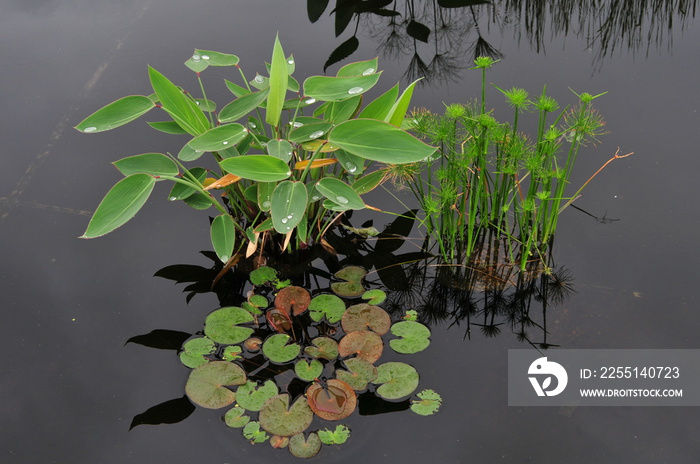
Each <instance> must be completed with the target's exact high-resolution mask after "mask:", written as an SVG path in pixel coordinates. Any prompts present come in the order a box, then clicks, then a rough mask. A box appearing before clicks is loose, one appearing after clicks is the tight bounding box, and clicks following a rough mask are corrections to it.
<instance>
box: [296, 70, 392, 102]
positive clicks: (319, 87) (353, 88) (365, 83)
mask: <svg viewBox="0 0 700 464" xmlns="http://www.w3.org/2000/svg"><path fill="white" fill-rule="evenodd" d="M378 80H379V74H370V75H368V76H354V77H330V76H311V77H309V78H308V79H306V81H304V95H306V96H307V97H312V98H315V99H317V100H324V101H340V100H346V99H348V98H350V97H353V96H355V95H360V94H363V93H365V92H367V91H368V90H369V89H371V88H372V87H374V85H375V84H376V83H377V81H378Z"/></svg>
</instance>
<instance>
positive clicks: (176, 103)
mask: <svg viewBox="0 0 700 464" xmlns="http://www.w3.org/2000/svg"><path fill="white" fill-rule="evenodd" d="M148 76H149V78H150V80H151V86H152V87H153V90H154V91H155V93H156V95H157V97H158V101H160V104H161V105H162V107H163V109H164V110H165V111H166V112H167V113H168V114H169V115H170V116H171V117H172V118H173V119H174V120H175V122H176V123H178V124H179V125H180V127H182V128H183V129H185V130H186V131H187V132H189V133H190V134H192V135H199V134H202V133H204V132H206V131H207V130H208V129H209V120H208V119H207V117H206V115H205V114H204V112H203V111H202V110H201V108H199V107H198V106H197V105H196V104H195V102H194V101H192V100H191V99H190V98H188V97H187V96H186V95H185V94H184V93H183V92H182V91H181V90H180V89H179V88H177V87H176V86H175V84H173V83H172V82H170V80H168V78H167V77H165V76H164V75H163V74H161V73H159V72H158V71H156V70H155V69H154V68H152V67H150V66H149V67H148Z"/></svg>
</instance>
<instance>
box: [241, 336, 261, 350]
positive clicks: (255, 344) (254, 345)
mask: <svg viewBox="0 0 700 464" xmlns="http://www.w3.org/2000/svg"><path fill="white" fill-rule="evenodd" d="M262 343H263V342H262V340H260V339H259V338H258V337H251V338H249V339H248V340H246V341H244V342H243V347H244V348H245V349H246V350H248V351H250V352H251V353H257V352H258V351H260V347H261V346H262Z"/></svg>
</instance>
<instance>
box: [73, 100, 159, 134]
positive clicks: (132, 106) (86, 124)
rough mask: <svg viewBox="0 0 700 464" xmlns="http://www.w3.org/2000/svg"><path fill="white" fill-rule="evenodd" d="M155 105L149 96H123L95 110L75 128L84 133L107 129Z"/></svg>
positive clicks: (117, 125)
mask: <svg viewBox="0 0 700 464" xmlns="http://www.w3.org/2000/svg"><path fill="white" fill-rule="evenodd" d="M155 106H156V105H155V103H153V101H152V100H151V99H150V98H148V97H144V96H142V95H131V96H128V97H123V98H120V99H119V100H116V101H114V102H112V103H110V104H109V105H106V106H103V107H102V108H100V109H99V110H97V111H95V112H94V113H92V114H91V115H90V116H88V117H87V118H85V119H83V121H82V122H81V123H80V124H78V125H77V126H75V128H76V129H77V130H79V131H80V132H85V133H92V132H103V131H107V130H110V129H114V128H115V127H119V126H123V125H124V124H127V123H129V122H131V121H133V120H134V119H136V118H139V117H140V116H142V115H144V114H146V113H148V111H150V110H151V108H154V107H155Z"/></svg>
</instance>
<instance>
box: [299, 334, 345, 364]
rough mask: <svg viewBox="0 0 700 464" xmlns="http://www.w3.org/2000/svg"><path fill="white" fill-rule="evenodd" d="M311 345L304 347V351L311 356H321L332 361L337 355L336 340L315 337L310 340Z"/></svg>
mask: <svg viewBox="0 0 700 464" xmlns="http://www.w3.org/2000/svg"><path fill="white" fill-rule="evenodd" d="M311 343H312V344H313V346H307V347H306V348H304V353H306V354H307V355H309V356H311V357H312V358H323V359H327V360H329V361H333V360H334V359H335V358H337V357H338V342H336V341H335V340H334V339H332V338H330V337H316V338H314V339H313V340H311Z"/></svg>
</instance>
